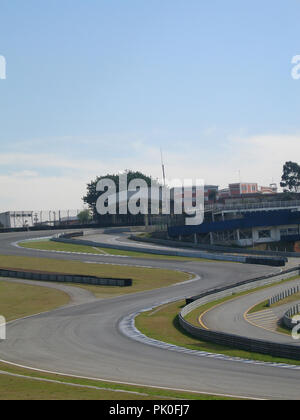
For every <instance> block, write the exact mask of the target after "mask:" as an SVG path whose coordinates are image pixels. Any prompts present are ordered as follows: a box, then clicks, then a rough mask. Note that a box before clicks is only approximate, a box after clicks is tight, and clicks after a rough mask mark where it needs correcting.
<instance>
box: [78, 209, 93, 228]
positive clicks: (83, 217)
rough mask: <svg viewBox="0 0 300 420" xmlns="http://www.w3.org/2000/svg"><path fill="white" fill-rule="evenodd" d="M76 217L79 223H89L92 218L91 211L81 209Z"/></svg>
mask: <svg viewBox="0 0 300 420" xmlns="http://www.w3.org/2000/svg"><path fill="white" fill-rule="evenodd" d="M77 218H78V220H79V223H80V224H81V225H85V224H87V223H89V222H90V221H91V219H92V217H91V213H90V211H89V210H82V211H81V212H80V213H79V214H78V215H77Z"/></svg>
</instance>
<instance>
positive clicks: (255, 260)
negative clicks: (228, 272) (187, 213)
mask: <svg viewBox="0 0 300 420" xmlns="http://www.w3.org/2000/svg"><path fill="white" fill-rule="evenodd" d="M51 241H53V242H62V243H66V244H72V245H86V246H92V247H99V248H107V249H119V250H121V251H131V252H142V253H144V254H151V255H166V256H173V257H187V258H204V259H210V260H216V261H230V262H239V263H245V264H263V265H269V266H276V267H279V266H280V267H282V266H284V265H285V262H286V260H285V259H283V258H279V259H278V258H277V259H275V258H266V257H264V258H259V257H247V256H238V255H218V254H212V253H207V252H195V251H194V252H188V251H182V250H181V251H172V250H165V251H164V250H161V249H153V248H142V249H141V248H140V247H134V246H129V245H119V244H115V245H110V244H107V243H105V242H93V241H87V240H78V239H69V238H66V237H59V238H51Z"/></svg>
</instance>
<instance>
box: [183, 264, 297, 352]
mask: <svg viewBox="0 0 300 420" xmlns="http://www.w3.org/2000/svg"><path fill="white" fill-rule="evenodd" d="M288 271H289V272H291V270H288ZM293 271H296V270H295V269H294V270H293ZM297 271H298V274H299V268H297ZM284 276H287V277H284ZM275 277H276V278H275ZM289 277H290V275H289V273H288V272H286V273H284V274H280V275H276V276H273V277H272V278H269V279H265V280H260V281H258V280H257V279H256V280H252V283H253V284H251V283H250V284H249V282H248V284H244V285H242V286H237V285H235V286H231V287H229V288H227V290H224V289H225V288H220V289H214V290H213V291H209V292H205V293H203V294H202V295H200V298H198V299H197V300H195V301H192V303H190V304H188V305H187V306H185V307H184V308H183V309H182V311H181V312H180V314H179V316H178V318H179V324H180V326H181V327H182V328H183V329H184V330H185V331H186V332H187V333H189V334H191V335H192V336H193V337H196V338H198V339H200V340H203V341H208V342H211V343H214V344H218V345H221V346H226V347H231V348H237V349H240V350H245V351H249V352H256V353H261V354H268V355H271V356H273V357H282V358H287V359H294V360H300V347H299V345H293V344H278V343H273V342H270V341H265V340H256V339H252V338H248V337H242V336H238V335H234V334H228V333H222V332H217V331H211V330H205V329H204V328H202V327H200V326H199V327H196V326H194V325H192V324H190V323H189V322H188V321H186V320H185V316H186V315H188V314H189V313H190V312H192V311H193V310H195V309H197V308H199V307H200V306H202V305H205V304H206V303H208V302H213V301H216V300H219V299H222V298H224V297H228V296H232V295H235V294H236V293H240V292H243V291H246V290H251V289H254V288H256V287H260V286H266V285H268V284H272V283H275V282H279V281H281V280H282V279H283V278H289ZM250 282H251V281H250Z"/></svg>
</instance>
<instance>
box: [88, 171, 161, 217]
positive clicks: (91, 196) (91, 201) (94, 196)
mask: <svg viewBox="0 0 300 420" xmlns="http://www.w3.org/2000/svg"><path fill="white" fill-rule="evenodd" d="M125 172H126V175H127V186H128V184H129V183H130V182H131V181H132V180H133V179H143V180H145V181H146V183H147V185H148V186H149V187H150V186H151V183H152V182H154V183H156V184H158V182H157V181H156V180H154V179H153V178H151V176H147V175H145V174H143V173H142V172H138V171H130V170H126V171H125ZM106 178H108V179H111V180H112V181H114V183H115V185H116V189H117V192H119V175H116V174H107V175H105V176H98V177H97V178H96V179H95V180H94V181H91V182H90V183H89V184H87V194H86V196H84V197H83V201H84V203H85V204H88V206H89V208H90V209H91V211H92V212H93V215H94V219H99V217H100V216H99V214H98V213H97V210H96V203H97V200H98V197H100V195H101V192H99V191H96V188H97V184H98V182H99V181H100V180H101V179H106Z"/></svg>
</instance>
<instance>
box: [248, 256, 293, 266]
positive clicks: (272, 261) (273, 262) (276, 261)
mask: <svg viewBox="0 0 300 420" xmlns="http://www.w3.org/2000/svg"><path fill="white" fill-rule="evenodd" d="M286 262H287V259H286V258H283V257H247V258H246V264H260V265H269V266H272V267H284V266H285V263H286Z"/></svg>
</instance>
